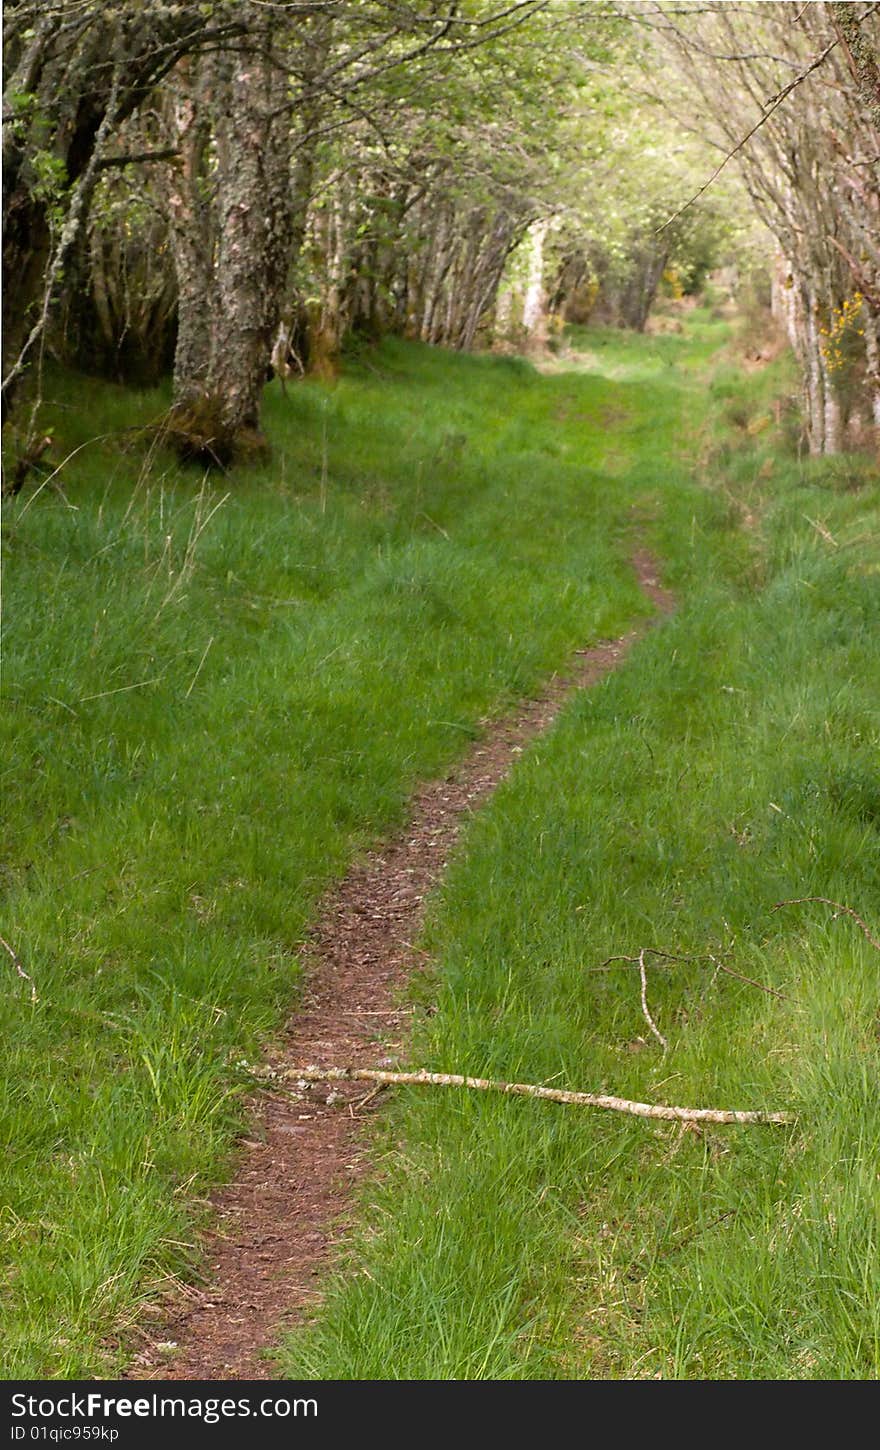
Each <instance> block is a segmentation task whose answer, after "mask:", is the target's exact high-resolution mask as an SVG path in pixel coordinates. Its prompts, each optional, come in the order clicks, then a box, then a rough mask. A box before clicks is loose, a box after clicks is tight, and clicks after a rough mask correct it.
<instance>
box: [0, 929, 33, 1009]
mask: <svg viewBox="0 0 880 1450" xmlns="http://www.w3.org/2000/svg"><path fill="white" fill-rule="evenodd" d="M0 946H2V947H5V948H6V950H7V951H8V953H9V955H10V956H11V958H12V965H13V967H14V968H15V971H16V975H17V976H19V977H21V979H22V981H24V982H30V984H31V1001H32V1002H39V1000H40V999H39V997H38V996H37V989H36V987H35V986H34V979H33V977H29V976H28V974H27V972H26V971H25V969H24V967H23V966H22V964H21V958H20V957H19V955H18V952H17V951H16V950H15V948H14V947H11V946H10V945H9V942H8V941H7V940H6V938H5V937H2V936H0Z"/></svg>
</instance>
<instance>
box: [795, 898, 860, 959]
mask: <svg viewBox="0 0 880 1450" xmlns="http://www.w3.org/2000/svg"><path fill="white" fill-rule="evenodd" d="M805 901H820V902H821V903H822V905H823V906H833V908H834V915H835V916H837V915H839V913H840V912H841V911H842V912H844V913H845V914H846V915H847V916H851V917H852V919H853V921H855V922H857V923H858V925H859V926H860V927H861V929H862V931H863V932H864V933H865V936H866V937H867V938H868V941H869V942H870V943H871V946H872V947H875V948H876V950H877V951H878V952H880V941H878V940H877V938H876V937H875V936H872V935H871V928H870V927H869V926H868V923H867V922H866V921H863V920H862V918H861V917H860V916H859V914H858V912H857V911H853V909H852V907H851V906H844V905H843V903H842V902H840V901H829V899H828V897H827V896H791V897H789V898H788V899H787V900H786V901H777V903H776V905H775V906H774V907H773V910H774V911H778V910H779V908H780V906H801V905H802V904H803V903H804V902H805Z"/></svg>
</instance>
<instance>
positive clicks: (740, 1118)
mask: <svg viewBox="0 0 880 1450" xmlns="http://www.w3.org/2000/svg"><path fill="white" fill-rule="evenodd" d="M241 1068H242V1070H243V1071H245V1072H247V1074H248V1076H249V1077H250V1078H251V1079H253V1080H255V1081H257V1082H259V1083H261V1084H262V1086H263V1087H265V1088H268V1089H269V1090H270V1091H273V1090H280V1091H282V1092H285V1091H286V1092H296V1084H297V1083H298V1082H301V1083H310V1082H375V1083H380V1084H382V1085H383V1086H395V1085H397V1086H401V1087H463V1088H471V1089H473V1090H475V1091H477V1092H493V1093H503V1094H504V1095H505V1096H507V1097H524V1098H540V1099H542V1101H544V1102H551V1103H567V1104H570V1105H571V1106H572V1107H579V1108H607V1109H609V1110H610V1111H611V1112H615V1113H628V1114H629V1115H630V1116H631V1117H634V1118H654V1119H657V1118H659V1119H661V1120H662V1121H664V1122H672V1123H779V1124H784V1123H794V1122H795V1121H796V1118H795V1115H794V1114H793V1113H785V1112H763V1111H743V1110H740V1109H736V1108H679V1107H672V1106H667V1105H666V1104H665V1103H638V1102H632V1101H631V1100H630V1099H629V1098H618V1097H613V1096H611V1095H610V1094H608V1093H581V1092H568V1091H567V1090H566V1089H565V1088H549V1087H540V1086H539V1085H537V1084H535V1083H523V1082H501V1081H499V1080H498V1079H496V1078H485V1077H462V1076H460V1075H459V1074H458V1073H445V1072H425V1071H424V1070H420V1071H418V1072H384V1071H380V1070H379V1069H377V1068H370V1067H315V1066H313V1065H309V1066H308V1067H301V1068H300V1067H292V1068H285V1069H284V1070H283V1071H281V1072H279V1071H278V1070H277V1069H275V1068H271V1067H269V1068H251V1067H248V1065H247V1064H246V1063H243V1064H241Z"/></svg>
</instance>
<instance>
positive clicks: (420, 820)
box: [129, 550, 673, 1380]
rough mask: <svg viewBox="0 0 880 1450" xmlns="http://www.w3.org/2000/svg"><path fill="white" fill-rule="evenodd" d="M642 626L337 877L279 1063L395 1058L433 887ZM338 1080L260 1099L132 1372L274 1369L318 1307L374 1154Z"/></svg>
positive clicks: (354, 1089)
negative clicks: (517, 770) (286, 1338)
mask: <svg viewBox="0 0 880 1450" xmlns="http://www.w3.org/2000/svg"><path fill="white" fill-rule="evenodd" d="M632 562H633V567H634V568H635V570H636V574H637V576H638V579H639V583H640V585H641V587H642V589H643V591H644V593H645V594H646V595H647V596H648V598H649V599H650V600H651V601H652V603H653V604H654V605H655V606H656V608H657V609H658V610H659V611H660V612H661V613H664V614H665V613H669V611H670V610H671V609H672V607H673V604H672V598H671V596H670V595H669V594H668V592H667V591H666V590H665V589H663V588H662V586H661V585H660V584H659V583H658V580H657V577H656V566H655V563H654V560H653V559H652V558H651V556H650V555H649V554H648V553H647V552H646V551H645V550H639V551H638V552H637V553H636V554H635V555H634V556H633V560H632ZM641 633H642V631H641V630H639V629H634V630H631V631H630V632H629V633H628V634H625V635H622V636H621V637H620V639H616V640H613V641H610V642H607V643H602V644H597V645H594V646H592V647H591V648H590V649H584V650H579V651H578V653H577V654H576V656H575V658H574V660H573V661H572V663H571V666H570V668H569V670H568V671H567V673H566V674H565V675H564V676H561V675H557V676H555V677H554V678H553V679H552V680H551V681H550V683H549V684H548V685H547V687H546V689H545V690H544V692H543V694H542V695H541V696H540V698H538V699H534V700H527V701H525V702H524V703H523V704H521V705H520V706H519V707H518V708H517V710H516V711H515V712H514V713H513V714H512V715H510V716H508V717H507V718H506V719H503V720H499V721H497V722H493V723H491V724H490V725H489V726H488V728H487V730H486V734H485V736H484V738H483V739H482V740H480V741H479V742H478V743H477V744H475V745H474V747H473V748H472V749H471V750H470V752H469V753H468V755H467V756H466V757H465V759H464V760H463V761H461V762H460V763H459V764H458V766H457V767H456V768H455V770H454V771H453V772H452V773H451V774H450V775H449V776H448V777H447V778H446V779H444V780H441V781H435V782H433V783H431V784H429V785H425V786H422V787H421V788H420V789H419V790H418V792H417V793H416V795H415V798H414V800H413V802H412V809H411V815H410V822H409V825H408V827H407V828H406V830H405V831H404V833H403V834H402V835H401V836H399V837H398V838H397V839H396V840H393V841H391V842H389V843H388V844H386V845H384V846H381V847H379V848H378V849H377V850H375V851H373V852H371V853H370V854H369V855H368V856H367V857H366V859H365V860H364V861H362V862H361V863H360V864H358V865H356V866H355V867H354V868H353V869H352V870H351V871H350V872H349V874H348V875H347V876H346V877H345V879H344V880H343V881H342V882H341V883H340V884H339V885H338V886H337V887H336V888H335V889H334V890H333V891H331V892H330V894H329V895H328V897H327V899H326V901H325V902H324V905H323V909H322V911H321V913H320V918H319V921H318V923H317V926H316V927H315V929H314V931H313V933H312V935H311V937H310V939H309V941H308V942H307V943H306V946H305V949H304V964H305V968H306V989H305V992H304V997H303V1000H302V1002H301V1004H300V1005H299V1007H298V1008H297V1011H296V1013H295V1015H294V1016H293V1017H292V1018H291V1020H290V1022H289V1023H288V1025H287V1029H286V1033H285V1035H284V1038H283V1041H282V1043H281V1045H280V1051H279V1052H278V1053H277V1054H275V1065H277V1066H279V1067H295V1066H305V1065H308V1064H310V1063H320V1064H322V1065H327V1066H331V1065H335V1066H347V1065H354V1064H359V1065H364V1066H377V1065H378V1064H383V1059H386V1064H387V1059H388V1058H389V1056H390V1057H391V1058H392V1060H393V1059H394V1057H395V1055H396V1054H397V1053H398V1052H399V1051H400V1050H401V1047H402V1042H401V1039H402V1038H405V1036H406V1019H407V1012H408V1009H407V1008H406V1007H404V1006H402V1005H400V996H401V992H400V989H401V988H402V987H404V986H405V984H406V982H407V979H408V977H410V976H411V974H412V972H413V970H414V969H415V968H416V967H417V966H418V955H419V953H418V950H417V948H416V947H414V946H413V942H414V941H415V939H416V938H417V937H418V935H419V931H420V929H421V926H422V920H423V913H424V901H425V897H426V895H427V893H428V892H429V891H430V889H431V887H432V886H433V885H434V884H435V882H436V881H437V879H438V877H439V876H440V875H441V873H442V871H443V868H444V866H445V864H446V860H447V857H448V855H449V852H450V850H451V849H452V847H453V846H454V844H455V842H456V839H457V837H458V835H459V832H460V830H461V827H462V824H463V822H464V821H465V820H466V819H467V817H468V815H469V814H470V813H471V812H473V811H474V810H476V809H477V808H478V807H479V806H480V805H481V804H483V802H484V801H485V800H486V799H487V798H488V797H489V796H490V795H491V793H492V791H493V790H494V789H495V787H496V786H497V785H498V784H499V782H500V781H501V780H502V779H503V778H504V776H505V775H506V774H507V773H508V771H509V770H510V768H511V766H512V765H513V763H514V761H515V759H516V757H517V755H518V754H520V753H521V751H522V750H523V748H524V747H525V746H526V745H527V744H528V743H529V742H530V741H531V740H533V739H534V738H535V737H536V736H538V735H540V734H541V733H542V731H545V730H547V729H548V727H549V726H550V725H551V724H552V722H553V720H554V719H555V718H556V716H557V714H558V713H559V711H560V709H561V707H562V706H563V705H564V703H565V701H566V700H567V699H568V697H569V696H570V695H571V694H572V693H573V692H574V691H575V690H582V689H586V688H588V687H589V686H590V685H593V684H595V683H596V681H597V680H599V679H601V677H602V676H603V675H605V674H607V673H608V672H609V671H610V670H612V669H614V667H615V666H616V665H617V664H618V663H619V662H620V660H621V659H622V658H623V657H624V655H625V654H626V653H627V652H628V650H629V649H630V648H631V646H632V645H633V644H634V642H635V641H636V639H638V637H639V635H640V634H641ZM386 1064H383V1065H386ZM332 1089H333V1091H332V1092H331V1085H329V1084H328V1085H323V1084H320V1085H316V1086H315V1087H314V1088H313V1089H312V1090H311V1091H309V1092H307V1093H304V1094H303V1098H302V1100H301V1101H297V1100H296V1099H292V1098H291V1097H289V1096H284V1097H282V1096H280V1095H278V1096H275V1095H268V1094H265V1095H261V1096H260V1097H259V1098H258V1099H256V1100H255V1101H254V1102H253V1104H252V1106H251V1112H252V1119H251V1128H250V1136H249V1137H248V1138H247V1139H245V1140H244V1142H243V1144H242V1147H243V1149H244V1156H243V1159H242V1162H241V1164H240V1167H239V1169H238V1172H237V1174H236V1176H235V1178H234V1179H233V1181H232V1182H231V1183H229V1184H227V1185H226V1186H225V1187H224V1188H221V1189H220V1190H218V1192H217V1193H216V1194H215V1196H214V1198H213V1207H214V1209H215V1212H216V1220H215V1227H214V1229H213V1230H212V1232H211V1234H210V1235H209V1237H208V1239H207V1242H206V1246H205V1248H206V1262H207V1264H208V1266H209V1268H210V1273H211V1279H210V1282H209V1283H208V1284H207V1286H206V1287H204V1288H203V1289H200V1290H195V1289H191V1288H189V1289H186V1290H185V1291H183V1290H181V1293H180V1294H179V1295H178V1296H177V1297H176V1302H174V1303H172V1304H171V1305H170V1306H166V1311H165V1319H164V1323H163V1324H162V1328H161V1330H158V1329H153V1331H152V1333H151V1334H150V1335H149V1338H148V1339H147V1343H146V1344H145V1346H144V1348H143V1349H142V1350H141V1352H140V1353H138V1354H137V1355H136V1356H135V1358H134V1360H133V1362H132V1364H131V1366H130V1369H129V1373H130V1375H132V1376H136V1377H138V1378H147V1379H149V1378H155V1379H166V1380H191V1379H204V1380H226V1379H268V1378H271V1376H272V1373H273V1368H272V1365H271V1363H270V1362H268V1361H267V1360H266V1359H265V1358H264V1357H263V1356H264V1352H265V1349H266V1347H267V1346H271V1345H273V1344H276V1343H277V1342H278V1340H279V1339H280V1337H281V1335H282V1333H283V1332H284V1330H285V1329H286V1328H289V1327H291V1326H292V1325H294V1324H296V1323H297V1322H301V1321H302V1319H303V1317H304V1316H306V1315H308V1313H309V1311H311V1310H312V1309H313V1308H314V1306H315V1303H316V1300H317V1298H318V1294H319V1282H320V1277H321V1274H322V1273H323V1271H324V1270H325V1269H326V1268H327V1266H328V1261H329V1259H330V1255H331V1251H332V1249H333V1246H334V1244H335V1243H337V1242H338V1240H339V1239H340V1238H341V1236H342V1234H343V1233H344V1230H345V1218H344V1215H345V1213H346V1210H347V1209H348V1208H349V1205H350V1202H351V1193H352V1186H353V1184H354V1182H355V1181H356V1180H357V1179H358V1178H359V1177H360V1176H361V1175H362V1173H363V1172H364V1171H365V1168H366V1166H367V1164H368V1157H369V1155H368V1151H365V1149H368V1146H369V1145H368V1141H367V1140H366V1138H365V1132H364V1126H363V1125H364V1120H365V1118H367V1117H368V1116H369V1114H370V1112H371V1111H372V1108H371V1106H370V1105H368V1104H367V1103H366V1102H365V1101H364V1096H365V1095H364V1091H363V1085H362V1084H361V1085H358V1084H355V1083H342V1084H336V1083H334V1084H332ZM368 1096H371V1097H372V1100H373V1103H375V1096H374V1095H368ZM328 1099H329V1102H328ZM184 1292H185V1298H184V1297H183V1294H184Z"/></svg>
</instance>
